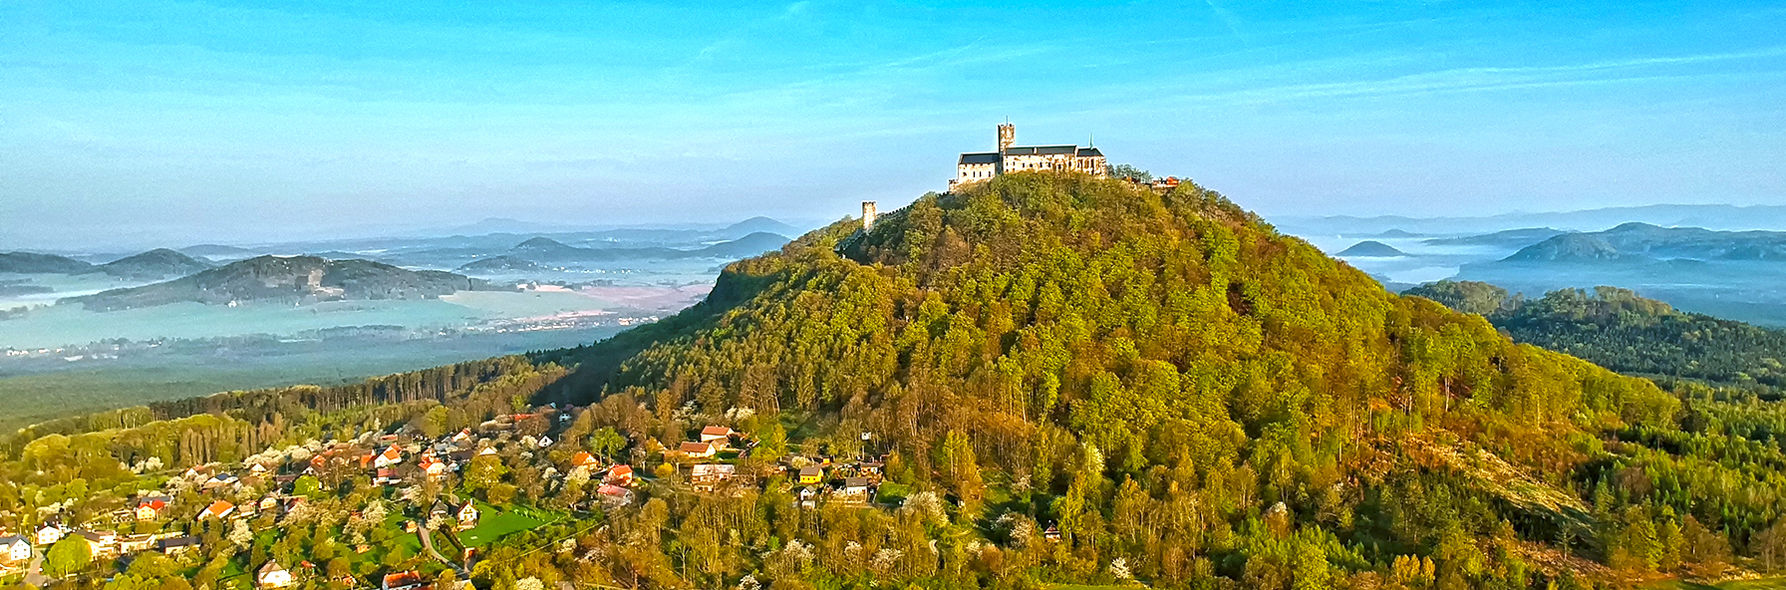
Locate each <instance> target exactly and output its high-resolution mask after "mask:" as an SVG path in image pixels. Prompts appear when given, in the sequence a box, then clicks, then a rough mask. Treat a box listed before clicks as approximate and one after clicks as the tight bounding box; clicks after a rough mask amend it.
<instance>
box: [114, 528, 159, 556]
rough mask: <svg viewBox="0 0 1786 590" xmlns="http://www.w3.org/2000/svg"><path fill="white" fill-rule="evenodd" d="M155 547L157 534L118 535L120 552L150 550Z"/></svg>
mask: <svg viewBox="0 0 1786 590" xmlns="http://www.w3.org/2000/svg"><path fill="white" fill-rule="evenodd" d="M153 547H155V535H152V534H149V533H142V534H138V535H124V536H122V537H118V551H119V552H120V553H136V552H138V551H148V550H149V549H151V548H153Z"/></svg>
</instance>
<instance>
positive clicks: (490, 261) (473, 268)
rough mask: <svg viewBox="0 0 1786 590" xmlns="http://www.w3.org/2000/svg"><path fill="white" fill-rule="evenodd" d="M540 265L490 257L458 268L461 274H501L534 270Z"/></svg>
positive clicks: (517, 259) (523, 260)
mask: <svg viewBox="0 0 1786 590" xmlns="http://www.w3.org/2000/svg"><path fill="white" fill-rule="evenodd" d="M541 266H543V265H541V264H540V263H538V262H534V261H532V260H528V259H526V258H521V257H519V256H492V257H489V258H480V259H478V260H473V261H471V262H467V263H465V264H464V265H462V266H460V267H459V269H458V270H459V271H461V272H483V273H488V272H502V271H514V270H536V269H539V268H540V267H541Z"/></svg>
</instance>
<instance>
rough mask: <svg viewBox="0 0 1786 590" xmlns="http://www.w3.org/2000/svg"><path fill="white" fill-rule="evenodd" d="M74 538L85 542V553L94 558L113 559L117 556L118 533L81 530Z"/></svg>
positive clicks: (76, 532)
mask: <svg viewBox="0 0 1786 590" xmlns="http://www.w3.org/2000/svg"><path fill="white" fill-rule="evenodd" d="M74 534H75V536H77V537H80V538H82V539H85V540H86V541H87V553H88V554H89V555H92V556H94V557H113V556H116V555H117V554H118V533H116V532H114V531H93V530H87V529H81V530H77V531H75V532H74Z"/></svg>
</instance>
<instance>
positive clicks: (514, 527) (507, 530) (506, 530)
mask: <svg viewBox="0 0 1786 590" xmlns="http://www.w3.org/2000/svg"><path fill="white" fill-rule="evenodd" d="M478 510H480V511H481V513H480V517H479V518H478V525H477V526H475V527H472V528H470V529H467V530H464V531H460V532H459V542H461V543H464V544H465V546H466V547H483V546H485V545H489V544H490V543H493V542H496V540H497V539H501V538H503V537H505V536H508V535H511V534H514V533H518V532H521V531H527V530H533V529H534V528H537V527H539V526H540V525H543V524H546V522H547V521H545V520H541V519H539V518H535V517H534V516H532V515H529V514H526V513H524V511H522V510H517V509H512V508H511V509H510V510H498V509H496V508H495V507H492V506H490V505H488V504H484V503H482V502H479V503H478Z"/></svg>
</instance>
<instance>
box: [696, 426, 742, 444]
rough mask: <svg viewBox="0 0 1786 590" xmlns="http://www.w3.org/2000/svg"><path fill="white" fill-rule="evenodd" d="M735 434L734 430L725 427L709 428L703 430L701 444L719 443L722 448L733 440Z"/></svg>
mask: <svg viewBox="0 0 1786 590" xmlns="http://www.w3.org/2000/svg"><path fill="white" fill-rule="evenodd" d="M733 434H734V432H733V431H732V429H731V428H727V427H725V426H708V427H706V428H702V429H701V442H704V443H714V442H717V443H719V444H720V445H721V446H724V445H725V444H726V443H727V442H730V441H731V440H732V435H733Z"/></svg>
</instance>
